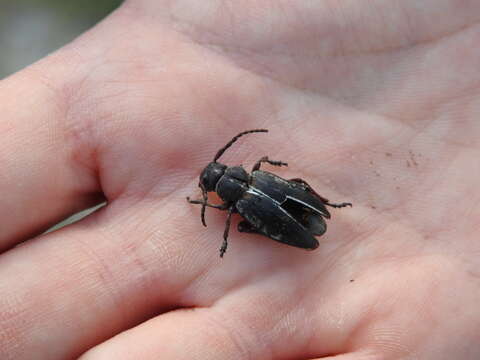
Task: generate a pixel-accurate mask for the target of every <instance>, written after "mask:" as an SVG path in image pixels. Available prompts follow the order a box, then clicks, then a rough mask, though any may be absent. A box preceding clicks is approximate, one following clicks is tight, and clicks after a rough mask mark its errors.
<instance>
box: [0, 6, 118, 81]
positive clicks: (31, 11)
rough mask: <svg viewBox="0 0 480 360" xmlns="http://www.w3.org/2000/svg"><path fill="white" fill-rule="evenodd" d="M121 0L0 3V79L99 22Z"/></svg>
mask: <svg viewBox="0 0 480 360" xmlns="http://www.w3.org/2000/svg"><path fill="white" fill-rule="evenodd" d="M122 1H123V0H95V1H93V0H76V1H75V0H0V79H2V78H4V77H6V76H8V75H10V74H12V73H14V72H16V71H18V70H20V69H22V68H24V67H25V66H27V65H29V64H31V63H33V62H35V61H36V60H38V59H40V58H42V57H44V56H45V55H47V54H49V53H51V52H52V51H54V50H56V49H58V48H59V47H61V46H62V45H65V44H66V43H68V42H70V41H71V40H73V39H74V38H75V37H77V36H78V35H80V34H81V33H82V32H84V31H85V30H87V29H89V28H90V27H92V26H94V25H95V24H96V23H97V22H99V21H100V20H102V19H103V18H104V17H105V16H107V15H108V14H109V13H110V12H112V11H113V10H114V9H115V8H117V7H118V6H119V5H120V4H121V3H122Z"/></svg>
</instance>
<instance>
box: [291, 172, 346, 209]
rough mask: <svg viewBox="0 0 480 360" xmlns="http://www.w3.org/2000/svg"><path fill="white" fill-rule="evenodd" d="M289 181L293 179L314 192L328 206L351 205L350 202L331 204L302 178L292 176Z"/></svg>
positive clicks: (340, 206)
mask: <svg viewBox="0 0 480 360" xmlns="http://www.w3.org/2000/svg"><path fill="white" fill-rule="evenodd" d="M290 181H294V182H296V183H299V184H302V185H304V186H305V187H306V188H307V190H308V191H310V192H311V193H313V194H315V195H316V196H318V197H319V198H320V199H321V200H322V201H323V203H324V204H325V205H328V206H331V207H333V208H342V207H345V206H350V207H352V204H351V203H347V202H345V203H340V204H333V203H331V202H329V201H328V199H327V198H324V197H323V196H321V195H319V194H318V193H317V192H316V191H315V190H313V188H312V187H311V186H310V185H309V184H308V183H307V182H306V181H305V180H303V179H300V178H294V179H290Z"/></svg>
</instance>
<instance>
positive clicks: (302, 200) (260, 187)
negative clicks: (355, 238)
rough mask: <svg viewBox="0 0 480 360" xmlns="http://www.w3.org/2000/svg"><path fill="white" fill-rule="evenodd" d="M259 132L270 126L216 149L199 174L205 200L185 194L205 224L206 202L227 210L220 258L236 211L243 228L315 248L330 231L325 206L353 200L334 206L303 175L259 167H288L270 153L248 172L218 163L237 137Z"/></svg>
mask: <svg viewBox="0 0 480 360" xmlns="http://www.w3.org/2000/svg"><path fill="white" fill-rule="evenodd" d="M257 132H268V130H267V129H254V130H247V131H243V132H241V133H240V134H238V135H237V136H235V137H234V138H233V139H232V140H230V141H229V142H228V143H227V144H226V145H225V146H224V147H222V148H221V149H220V150H218V152H217V154H216V155H215V157H214V158H213V161H212V162H211V163H210V164H208V165H207V166H206V167H205V169H203V171H202V173H201V174H200V182H199V184H198V186H199V187H200V188H201V189H202V195H203V199H202V200H190V198H189V197H187V201H188V202H190V203H191V204H200V205H202V212H201V220H202V223H203V225H204V226H207V225H206V223H205V208H206V207H207V206H208V207H212V208H215V209H219V210H227V211H228V215H227V221H226V226H225V231H224V233H223V244H222V246H221V248H220V257H223V254H224V253H225V251H226V250H227V245H228V242H227V238H228V231H229V229H230V219H231V217H232V213H235V212H238V213H239V214H240V215H241V216H242V217H243V218H244V219H245V220H243V221H241V222H240V223H239V224H238V231H240V232H248V233H256V234H260V235H264V236H266V237H269V238H270V239H273V240H275V241H279V242H281V243H284V244H287V245H291V246H295V247H299V248H303V249H310V250H313V249H315V248H317V247H318V241H317V239H315V236H319V235H322V234H323V233H324V232H325V231H326V230H327V224H326V223H325V220H324V218H326V219H329V218H330V213H329V212H328V210H327V208H326V207H325V205H328V206H331V207H334V208H341V207H345V206H352V204H350V203H341V204H332V203H330V202H329V201H328V200H327V199H326V198H324V197H322V196H320V195H319V194H317V193H316V192H315V190H313V189H312V187H311V186H310V185H308V184H307V182H306V181H304V180H302V179H299V178H295V179H290V180H285V179H283V178H281V177H279V176H277V175H275V174H272V173H269V172H267V171H262V170H260V165H261V164H262V163H268V164H271V165H275V166H287V165H288V164H287V163H284V162H282V161H274V160H270V159H269V158H268V157H267V156H264V157H262V158H261V159H260V160H258V161H257V162H256V163H255V165H254V166H253V168H252V172H251V173H250V174H248V173H247V172H246V171H245V169H244V168H243V167H242V166H232V167H228V166H226V165H223V164H221V163H219V162H217V160H218V159H219V158H220V156H222V155H223V153H224V152H225V151H226V150H227V149H228V148H229V147H230V146H232V144H233V143H234V142H235V141H237V140H238V138H240V137H241V136H243V135H245V134H251V133H257ZM209 191H215V192H216V193H217V194H218V196H220V198H221V199H222V200H223V204H221V205H215V204H209V203H208V202H207V201H208V195H207V193H208V192H209Z"/></svg>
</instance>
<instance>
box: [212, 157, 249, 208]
mask: <svg viewBox="0 0 480 360" xmlns="http://www.w3.org/2000/svg"><path fill="white" fill-rule="evenodd" d="M248 179H249V176H248V173H247V172H246V171H245V169H244V168H242V167H241V166H232V167H229V168H227V169H226V170H225V173H224V174H223V176H222V177H221V178H220V180H219V181H218V182H217V186H216V188H215V191H216V193H217V194H218V196H220V198H222V200H223V201H225V202H229V203H231V202H235V201H237V200H238V199H239V198H240V197H241V196H242V195H243V193H244V192H245V191H247V189H248Z"/></svg>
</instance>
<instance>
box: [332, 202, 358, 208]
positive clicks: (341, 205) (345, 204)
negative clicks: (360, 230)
mask: <svg viewBox="0 0 480 360" xmlns="http://www.w3.org/2000/svg"><path fill="white" fill-rule="evenodd" d="M325 205H328V206H331V207H333V208H342V207H345V206H350V207H352V204H351V203H347V202H345V203H340V204H332V203H329V202H328V201H327V202H326V203H325Z"/></svg>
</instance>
